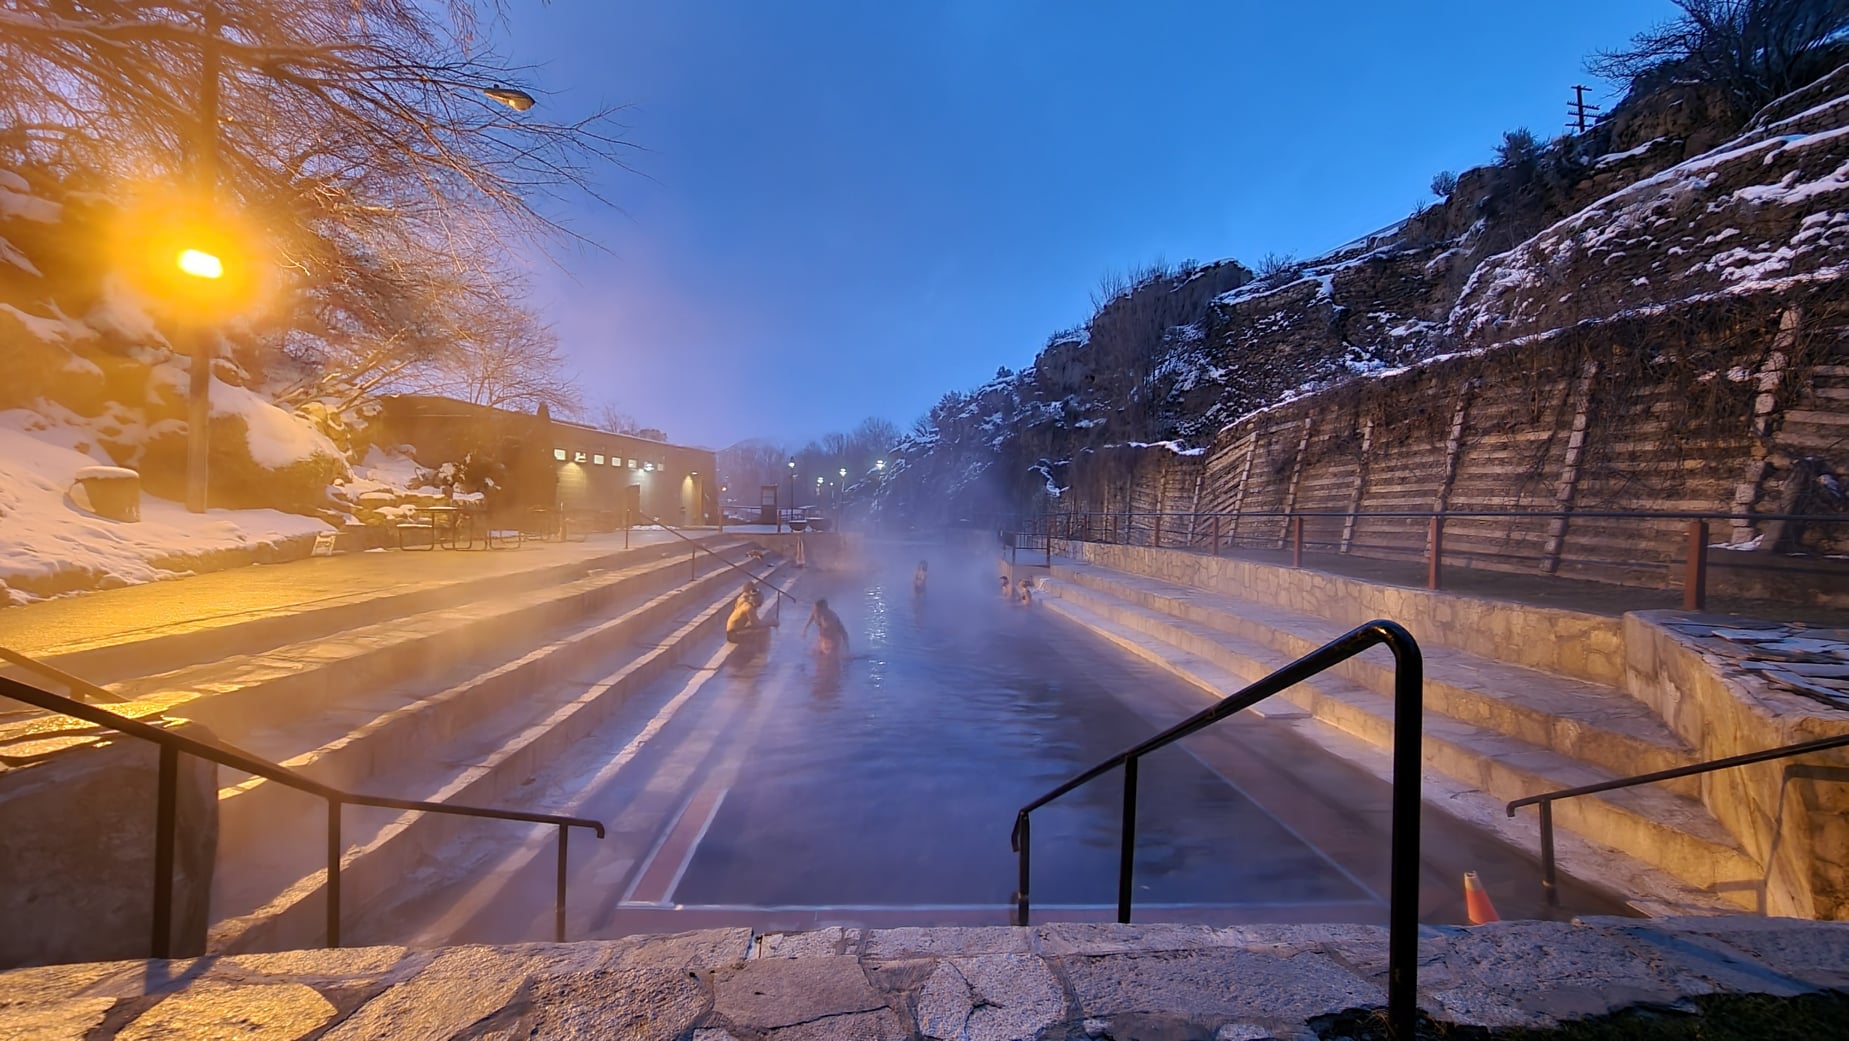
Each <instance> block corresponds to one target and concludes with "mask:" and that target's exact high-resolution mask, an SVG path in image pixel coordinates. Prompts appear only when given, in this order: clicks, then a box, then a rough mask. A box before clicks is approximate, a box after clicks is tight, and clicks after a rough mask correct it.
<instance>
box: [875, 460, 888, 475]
mask: <svg viewBox="0 0 1849 1041" xmlns="http://www.w3.org/2000/svg"><path fill="white" fill-rule="evenodd" d="M873 468H874V469H875V470H878V471H880V472H881V473H884V472H885V470H886V460H884V459H881V460H880V461H879V462H877V463H874V464H873Z"/></svg>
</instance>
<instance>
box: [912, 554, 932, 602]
mask: <svg viewBox="0 0 1849 1041" xmlns="http://www.w3.org/2000/svg"><path fill="white" fill-rule="evenodd" d="M930 570H931V566H930V564H928V563H926V562H925V561H922V560H921V561H919V562H918V570H916V571H914V572H912V592H914V593H917V594H920V595H922V594H923V593H924V591H925V577H926V575H927V574H928V573H929V572H930Z"/></svg>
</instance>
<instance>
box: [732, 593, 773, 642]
mask: <svg viewBox="0 0 1849 1041" xmlns="http://www.w3.org/2000/svg"><path fill="white" fill-rule="evenodd" d="M763 603H764V593H763V591H762V590H760V589H758V584H757V583H756V582H746V583H745V588H744V589H743V590H741V591H740V592H739V594H738V599H737V600H734V601H733V602H732V613H731V615H729V616H728V617H727V618H726V620H725V638H726V640H727V642H729V643H741V642H743V641H745V640H748V639H751V638H753V637H758V636H764V635H768V634H769V632H770V630H771V629H772V628H773V626H772V625H771V624H770V623H767V622H765V621H764V619H762V618H760V617H758V608H759V607H760V606H761V605H762V604H763Z"/></svg>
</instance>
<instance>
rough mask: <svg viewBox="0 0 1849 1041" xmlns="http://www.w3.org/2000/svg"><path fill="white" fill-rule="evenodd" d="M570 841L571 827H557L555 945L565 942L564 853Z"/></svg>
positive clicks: (554, 905) (554, 912)
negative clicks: (557, 864) (557, 858)
mask: <svg viewBox="0 0 1849 1041" xmlns="http://www.w3.org/2000/svg"><path fill="white" fill-rule="evenodd" d="M570 840H571V825H569V824H561V825H559V890H558V898H557V900H556V901H555V902H554V903H553V905H552V939H553V942H555V943H564V942H565V853H566V847H567V845H568V844H569V842H570Z"/></svg>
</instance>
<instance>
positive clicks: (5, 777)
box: [0, 716, 218, 1035]
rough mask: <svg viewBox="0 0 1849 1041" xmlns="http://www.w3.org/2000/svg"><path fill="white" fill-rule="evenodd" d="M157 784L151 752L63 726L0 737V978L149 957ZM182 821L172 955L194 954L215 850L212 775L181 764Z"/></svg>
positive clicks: (209, 769)
mask: <svg viewBox="0 0 1849 1041" xmlns="http://www.w3.org/2000/svg"><path fill="white" fill-rule="evenodd" d="M170 726H171V727H172V728H173V729H175V730H176V731H177V732H179V733H184V734H187V735H188V736H193V737H200V738H202V739H203V738H207V737H209V734H208V733H207V732H206V731H205V728H203V727H200V726H198V725H196V724H188V723H175V724H170ZM158 776H159V750H158V749H157V748H156V747H155V746H154V745H152V744H149V743H147V742H144V741H133V740H126V739H122V738H120V737H119V736H117V735H114V734H109V733H105V732H102V731H98V730H96V729H95V728H92V727H90V726H88V725H87V724H83V723H79V722H77V721H75V720H72V719H68V718H65V717H61V716H53V717H44V718H40V719H35V720H31V721H29V722H26V723H21V724H14V725H12V726H9V727H7V728H5V729H4V731H0V842H4V844H5V849H6V852H5V855H4V856H0V967H8V968H11V967H13V966H19V965H42V964H48V963H55V962H71V961H98V960H103V959H109V958H137V957H145V956H146V955H147V953H148V944H149V937H150V934H151V931H152V925H153V917H152V916H153V908H154V889H153V882H154V830H155V829H154V812H155V792H156V791H157V788H158V785H157V778H158ZM176 817H177V822H178V827H177V832H176V834H177V839H176V846H175V856H174V885H173V896H174V903H173V923H174V930H173V949H174V950H175V951H178V952H181V953H187V954H196V953H199V952H201V951H203V950H204V949H205V933H206V918H207V911H208V904H209V901H210V896H211V890H212V868H213V856H214V854H215V852H216V849H217V844H218V770H217V767H216V766H214V765H212V764H210V763H207V762H204V761H202V760H199V759H194V758H193V757H191V756H181V757H180V760H179V790H178V800H177V803H176ZM4 1033H5V1031H4V1029H0V1035H4Z"/></svg>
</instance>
